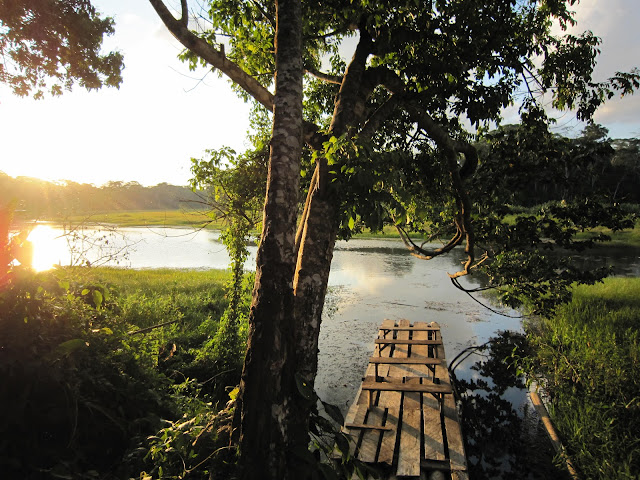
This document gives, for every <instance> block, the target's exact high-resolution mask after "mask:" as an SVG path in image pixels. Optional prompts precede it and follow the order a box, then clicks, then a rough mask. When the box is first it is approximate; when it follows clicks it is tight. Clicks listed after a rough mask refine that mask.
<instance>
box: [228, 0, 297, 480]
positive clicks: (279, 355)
mask: <svg viewBox="0 0 640 480" xmlns="http://www.w3.org/2000/svg"><path fill="white" fill-rule="evenodd" d="M276 16H277V20H276V22H277V25H276V41H275V48H276V94H275V100H274V121H273V135H272V140H271V152H270V159H269V175H268V179H267V194H266V199H265V206H264V218H263V229H262V237H261V242H260V247H259V249H258V254H257V267H256V283H255V286H254V291H253V300H252V304H251V313H250V316H249V338H248V346H247V354H246V358H245V363H244V368H243V373H242V380H241V384H240V402H239V405H238V407H237V408H240V409H241V425H240V442H239V443H240V465H241V467H242V469H243V471H242V477H243V478H245V479H258V478H260V479H273V480H276V479H277V480H281V479H287V478H293V477H292V476H290V475H288V474H287V457H288V456H290V455H288V453H287V450H288V447H289V446H290V442H291V438H292V437H294V436H296V434H295V431H296V425H299V424H300V422H299V420H298V419H297V418H296V415H295V408H294V402H295V396H296V395H297V392H296V387H295V380H294V374H295V363H294V362H295V358H294V355H293V348H294V337H293V327H294V325H293V322H294V314H293V313H294V312H293V307H294V303H293V283H292V279H293V275H294V271H295V264H296V257H295V252H294V247H295V232H296V214H297V205H298V195H299V178H300V158H301V155H302V128H303V120H302V74H303V68H302V33H301V32H302V19H301V5H300V0H279V1H277V2H276Z"/></svg>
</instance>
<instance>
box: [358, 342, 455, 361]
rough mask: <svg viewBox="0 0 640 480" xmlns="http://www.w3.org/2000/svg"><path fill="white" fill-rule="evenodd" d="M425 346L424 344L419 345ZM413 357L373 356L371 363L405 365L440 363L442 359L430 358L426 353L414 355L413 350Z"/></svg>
mask: <svg viewBox="0 0 640 480" xmlns="http://www.w3.org/2000/svg"><path fill="white" fill-rule="evenodd" d="M417 346H423V345H417ZM411 355H412V356H411V357H408V358H397V357H371V358H370V359H369V363H378V364H388V365H392V364H396V365H398V364H400V365H402V364H405V365H440V364H441V363H442V360H440V359H439V358H428V357H427V356H426V355H425V356H424V357H418V358H417V357H414V356H413V351H412V352H411Z"/></svg>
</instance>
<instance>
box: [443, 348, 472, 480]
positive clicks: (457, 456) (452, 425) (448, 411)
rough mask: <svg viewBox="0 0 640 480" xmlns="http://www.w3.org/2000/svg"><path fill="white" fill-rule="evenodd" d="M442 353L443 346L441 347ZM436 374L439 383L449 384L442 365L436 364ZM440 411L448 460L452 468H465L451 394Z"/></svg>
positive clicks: (449, 380) (454, 405) (459, 431)
mask: <svg viewBox="0 0 640 480" xmlns="http://www.w3.org/2000/svg"><path fill="white" fill-rule="evenodd" d="M441 353H442V355H444V347H443V348H442V352H441ZM436 376H437V377H438V378H439V379H440V384H441V385H446V386H449V387H450V386H451V384H450V383H451V379H450V378H449V371H448V370H447V369H446V368H445V367H444V366H442V365H437V366H436ZM442 413H443V416H444V428H445V431H446V435H447V446H448V447H449V461H450V462H451V469H452V470H456V471H457V470H462V471H466V470H467V459H466V455H465V451H464V441H463V439H462V430H461V429H460V419H459V418H458V410H457V408H456V402H455V400H454V398H453V396H452V395H449V396H445V399H444V403H443V405H442Z"/></svg>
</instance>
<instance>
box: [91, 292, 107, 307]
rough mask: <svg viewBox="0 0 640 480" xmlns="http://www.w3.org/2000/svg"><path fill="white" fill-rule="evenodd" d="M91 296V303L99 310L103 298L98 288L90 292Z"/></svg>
mask: <svg viewBox="0 0 640 480" xmlns="http://www.w3.org/2000/svg"><path fill="white" fill-rule="evenodd" d="M91 298H92V299H93V304H94V305H95V306H96V308H97V309H98V310H100V307H101V306H102V301H103V299H104V297H103V296H102V293H101V292H100V290H93V291H92V292H91Z"/></svg>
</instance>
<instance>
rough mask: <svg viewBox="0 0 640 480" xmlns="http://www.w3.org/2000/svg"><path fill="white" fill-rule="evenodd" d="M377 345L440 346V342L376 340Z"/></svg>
mask: <svg viewBox="0 0 640 480" xmlns="http://www.w3.org/2000/svg"><path fill="white" fill-rule="evenodd" d="M407 333H408V332H407ZM375 343H376V344H378V345H441V344H442V341H441V340H408V339H407V340H401V339H393V338H376V339H375Z"/></svg>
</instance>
